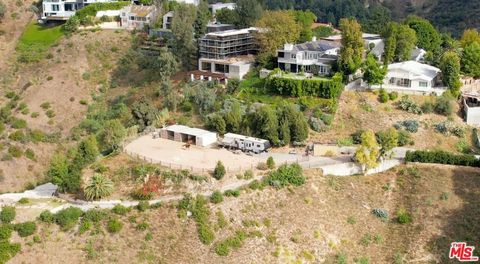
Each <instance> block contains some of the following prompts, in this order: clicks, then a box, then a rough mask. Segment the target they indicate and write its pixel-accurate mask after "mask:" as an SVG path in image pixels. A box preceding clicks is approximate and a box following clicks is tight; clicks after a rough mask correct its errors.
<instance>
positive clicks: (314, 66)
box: [277, 37, 340, 76]
mask: <svg viewBox="0 0 480 264" xmlns="http://www.w3.org/2000/svg"><path fill="white" fill-rule="evenodd" d="M339 51H340V44H339V43H336V42H332V41H326V40H317V39H316V38H315V37H314V38H313V39H312V41H310V42H306V43H302V44H289V43H287V44H285V45H284V47H283V49H279V50H278V51H277V57H278V68H280V69H281V70H282V71H287V72H294V73H299V72H308V73H313V74H318V75H320V76H324V75H329V74H330V73H331V68H332V64H333V63H334V62H335V61H336V60H337V59H338V53H339Z"/></svg>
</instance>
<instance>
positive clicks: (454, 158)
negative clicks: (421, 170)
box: [405, 150, 480, 167]
mask: <svg viewBox="0 0 480 264" xmlns="http://www.w3.org/2000/svg"><path fill="white" fill-rule="evenodd" d="M405 161H407V162H421V163H438V164H449V165H458V166H470V167H480V160H478V159H477V158H476V157H475V156H474V155H466V154H459V155H457V154H453V153H449V152H446V151H442V150H437V151H423V150H416V151H407V154H406V156H405Z"/></svg>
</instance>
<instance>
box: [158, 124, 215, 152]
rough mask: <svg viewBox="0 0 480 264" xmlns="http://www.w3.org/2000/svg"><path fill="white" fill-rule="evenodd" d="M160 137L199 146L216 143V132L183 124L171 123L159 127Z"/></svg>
mask: <svg viewBox="0 0 480 264" xmlns="http://www.w3.org/2000/svg"><path fill="white" fill-rule="evenodd" d="M160 137H161V138H163V139H169V140H174V141H178V142H184V143H188V144H191V145H196V146H201V147H208V146H211V145H213V144H215V143H217V133H215V132H210V131H208V130H203V129H200V128H193V127H188V126H183V125H172V126H168V127H165V128H162V129H160Z"/></svg>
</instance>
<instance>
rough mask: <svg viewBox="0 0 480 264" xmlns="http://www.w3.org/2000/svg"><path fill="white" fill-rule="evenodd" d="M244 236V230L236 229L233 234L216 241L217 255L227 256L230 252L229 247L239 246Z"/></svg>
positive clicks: (245, 235)
mask: <svg viewBox="0 0 480 264" xmlns="http://www.w3.org/2000/svg"><path fill="white" fill-rule="evenodd" d="M246 238H247V234H246V233H245V231H242V230H240V231H237V232H235V235H233V236H231V237H228V238H227V239H225V240H223V241H220V242H218V243H217V244H216V245H215V253H217V254H218V255H219V256H227V255H228V254H229V253H230V248H240V247H241V246H242V244H243V241H244V240H245V239H246Z"/></svg>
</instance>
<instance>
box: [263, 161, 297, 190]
mask: <svg viewBox="0 0 480 264" xmlns="http://www.w3.org/2000/svg"><path fill="white" fill-rule="evenodd" d="M265 180H266V182H267V183H268V185H270V186H274V187H277V188H282V187H285V186H287V185H290V184H292V185H295V186H300V185H303V184H304V183H305V177H303V175H302V167H300V165H299V164H298V163H295V164H292V165H287V164H284V165H282V166H280V167H278V169H277V170H275V171H272V172H270V174H269V175H268V176H267V177H266V179H265Z"/></svg>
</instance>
